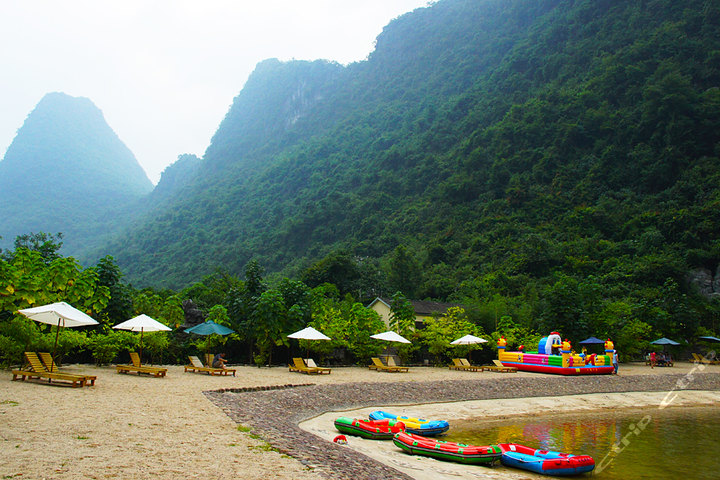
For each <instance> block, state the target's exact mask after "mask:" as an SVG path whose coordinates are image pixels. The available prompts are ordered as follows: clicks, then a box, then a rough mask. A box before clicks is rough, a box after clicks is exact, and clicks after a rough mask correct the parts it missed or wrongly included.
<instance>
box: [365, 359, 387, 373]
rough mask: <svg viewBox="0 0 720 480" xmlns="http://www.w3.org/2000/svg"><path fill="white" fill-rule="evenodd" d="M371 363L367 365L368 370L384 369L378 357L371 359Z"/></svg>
mask: <svg viewBox="0 0 720 480" xmlns="http://www.w3.org/2000/svg"><path fill="white" fill-rule="evenodd" d="M371 360H372V363H371V364H370V365H368V368H369V369H370V370H376V371H378V370H383V369H384V368H385V364H384V363H382V360H380V359H379V358H378V357H372V358H371Z"/></svg>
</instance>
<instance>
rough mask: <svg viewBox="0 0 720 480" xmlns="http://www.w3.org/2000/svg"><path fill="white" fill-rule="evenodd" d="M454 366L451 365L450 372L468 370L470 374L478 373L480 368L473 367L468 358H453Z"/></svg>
mask: <svg viewBox="0 0 720 480" xmlns="http://www.w3.org/2000/svg"><path fill="white" fill-rule="evenodd" d="M452 360H453V364H452V365H450V370H467V371H470V372H477V371H479V370H480V367H476V366H474V365H471V364H470V362H469V361H468V360H467V359H466V358H453V359H452Z"/></svg>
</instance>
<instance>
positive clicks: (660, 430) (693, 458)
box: [445, 407, 720, 480]
mask: <svg viewBox="0 0 720 480" xmlns="http://www.w3.org/2000/svg"><path fill="white" fill-rule="evenodd" d="M719 439H720V408H719V407H682V408H672V407H671V408H666V409H664V410H660V409H658V408H646V409H637V410H621V411H602V412H594V413H578V414H569V415H552V416H546V417H529V418H528V417H522V418H519V417H516V418H512V419H505V420H493V421H487V420H485V419H483V418H476V419H468V420H465V421H455V422H453V423H452V428H451V429H450V431H449V432H448V435H447V436H446V437H445V440H450V441H454V442H463V443H470V444H475V445H487V444H492V443H519V444H523V445H527V446H529V447H534V448H542V449H546V450H556V451H560V452H567V453H573V454H576V455H591V456H592V457H593V458H594V459H595V463H596V470H601V471H600V472H594V473H593V477H594V478H597V479H603V480H604V479H608V480H610V479H655V480H664V479H673V480H674V479H677V478H681V477H686V478H693V479H717V478H720V442H718V440H719ZM585 476H588V475H585Z"/></svg>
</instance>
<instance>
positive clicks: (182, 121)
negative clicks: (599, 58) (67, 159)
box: [0, 0, 427, 183]
mask: <svg viewBox="0 0 720 480" xmlns="http://www.w3.org/2000/svg"><path fill="white" fill-rule="evenodd" d="M426 4H427V0H354V1H351V0H121V1H116V0H87V1H85V0H43V1H40V0H17V1H15V0H0V71H1V72H2V74H0V157H1V156H4V155H5V151H6V150H7V147H8V146H9V145H10V143H11V142H12V140H13V138H14V137H15V134H16V132H17V130H18V129H19V128H20V127H21V126H22V124H23V122H24V121H25V118H26V117H27V115H28V114H29V113H30V112H31V111H32V109H33V108H34V107H35V105H37V103H38V102H39V101H40V99H41V98H42V97H43V96H44V95H45V94H46V93H49V92H65V93H67V94H68V95H72V96H76V97H87V98H89V99H90V100H92V101H93V103H95V105H96V106H97V107H98V108H100V110H102V111H103V113H104V115H105V119H106V120H107V122H108V124H109V125H110V127H111V128H112V129H113V130H115V132H116V133H117V134H118V136H119V137H120V139H122V140H123V141H124V142H125V144H126V145H127V146H128V147H129V148H130V150H132V151H133V153H134V154H135V156H136V157H137V159H138V161H139V162H140V164H141V165H142V166H143V168H144V169H145V171H146V172H147V174H148V177H149V178H150V180H152V181H153V183H157V181H158V180H159V178H160V173H161V172H162V171H163V170H164V169H165V167H167V166H168V165H169V164H171V163H172V162H174V161H175V160H176V159H177V156H178V155H180V154H183V153H194V154H196V155H198V156H202V155H203V153H204V152H205V149H206V148H207V147H208V145H209V144H210V139H211V137H212V135H213V134H214V133H215V130H217V127H218V125H219V124H220V122H221V121H222V119H223V117H224V116H225V113H226V112H227V110H228V108H229V107H230V105H231V104H232V100H233V98H234V97H235V96H236V95H237V94H238V93H239V92H240V90H241V89H242V87H243V85H244V84H245V81H246V80H247V77H248V75H249V74H250V73H251V72H252V71H253V69H254V68H255V65H256V64H257V63H258V62H260V61H261V60H264V59H266V58H273V57H274V58H279V59H280V60H290V59H293V58H294V59H298V60H315V59H320V58H322V59H329V60H335V61H338V62H340V63H342V64H347V63H350V62H354V61H359V60H363V59H364V58H366V57H367V55H368V54H369V53H370V52H371V51H372V49H373V43H374V40H375V38H376V37H377V36H378V34H379V33H380V32H381V31H382V29H383V27H384V26H385V25H387V24H388V23H389V21H390V20H392V19H393V18H395V17H397V16H399V15H401V14H403V13H405V12H408V11H411V10H413V9H415V8H418V7H423V6H425V5H426Z"/></svg>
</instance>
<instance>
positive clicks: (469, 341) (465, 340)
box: [450, 335, 487, 345]
mask: <svg viewBox="0 0 720 480" xmlns="http://www.w3.org/2000/svg"><path fill="white" fill-rule="evenodd" d="M486 342H487V340H485V339H484V338H480V337H476V336H475V335H465V336H464V337H460V338H458V339H457V340H453V341H452V342H450V345H473V344H476V343H486Z"/></svg>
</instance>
